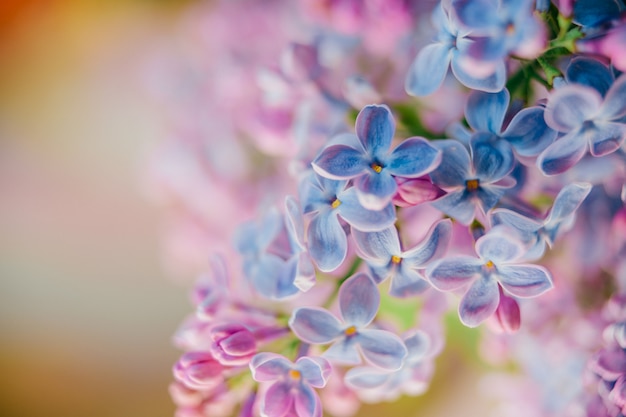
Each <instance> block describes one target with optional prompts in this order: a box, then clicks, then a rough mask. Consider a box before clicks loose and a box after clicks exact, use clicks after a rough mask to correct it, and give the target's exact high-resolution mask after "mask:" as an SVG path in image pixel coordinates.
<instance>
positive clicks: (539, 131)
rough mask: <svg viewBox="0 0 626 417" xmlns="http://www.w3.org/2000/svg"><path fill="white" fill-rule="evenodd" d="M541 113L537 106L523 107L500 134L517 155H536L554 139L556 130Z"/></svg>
mask: <svg viewBox="0 0 626 417" xmlns="http://www.w3.org/2000/svg"><path fill="white" fill-rule="evenodd" d="M543 113H544V109H543V108H542V107H539V106H534V107H528V108H526V109H523V110H522V111H520V112H519V113H517V114H516V115H515V117H513V120H511V123H510V124H509V126H508V127H507V128H506V130H505V131H504V133H503V134H502V136H503V138H504V139H506V140H507V141H508V142H509V143H510V144H511V145H512V146H513V148H514V149H515V151H516V152H517V153H518V154H519V155H522V156H535V155H538V154H539V153H540V152H541V151H543V150H544V149H545V148H547V147H548V146H549V145H550V144H551V143H552V142H554V140H555V139H556V136H557V132H556V131H555V130H553V129H551V128H550V127H549V126H548V125H547V124H546V121H545V119H544V115H543Z"/></svg>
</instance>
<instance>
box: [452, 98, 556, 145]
mask: <svg viewBox="0 0 626 417" xmlns="http://www.w3.org/2000/svg"><path fill="white" fill-rule="evenodd" d="M509 100H510V95H509V92H508V91H507V90H506V89H504V90H502V91H500V92H497V93H485V92H483V91H473V92H472V93H471V94H470V95H469V98H468V100H467V105H466V106H465V118H466V120H467V123H468V124H469V126H470V128H472V129H473V131H474V134H475V135H476V134H478V135H479V137H481V138H483V139H488V140H490V141H492V142H495V141H499V140H505V141H507V142H509V143H510V144H511V146H513V148H514V149H515V151H516V152H517V153H518V154H519V155H521V156H535V155H538V154H539V153H540V152H541V151H543V150H544V149H545V148H546V147H547V146H548V145H550V144H551V143H552V142H553V141H554V139H555V138H556V135H557V132H556V131H554V130H552V129H551V128H550V127H548V125H547V124H546V122H545V120H544V115H543V113H544V108H543V107H541V106H532V107H527V108H525V109H523V110H521V111H520V112H518V113H517V114H516V115H515V116H514V117H513V119H512V120H511V122H510V123H509V124H508V126H507V127H506V129H503V125H504V119H505V116H506V112H507V108H508V106H509ZM455 131H456V132H458V133H459V136H461V137H459V138H458V139H461V140H464V141H466V142H469V140H470V137H471V136H472V133H471V132H469V131H467V130H466V129H465V128H463V127H462V126H461V125H460V124H459V125H458V126H456V129H455ZM465 139H466V140H465Z"/></svg>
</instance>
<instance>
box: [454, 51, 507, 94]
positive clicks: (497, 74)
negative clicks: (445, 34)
mask: <svg viewBox="0 0 626 417" xmlns="http://www.w3.org/2000/svg"><path fill="white" fill-rule="evenodd" d="M450 64H451V65H450V67H451V68H452V73H453V74H454V76H455V77H456V79H457V80H459V82H460V83H461V84H463V85H464V86H466V87H469V88H471V89H473V90H480V91H486V92H489V93H497V92H498V91H500V90H502V89H503V88H504V84H505V82H506V67H505V65H504V61H503V60H501V61H498V62H497V64H496V66H495V69H494V71H493V72H492V73H490V74H489V75H488V76H485V77H480V78H479V77H475V76H474V75H471V74H470V73H469V72H467V71H466V70H465V68H463V66H461V65H460V61H459V59H458V55H457V54H454V53H453V54H452V60H451V62H450Z"/></svg>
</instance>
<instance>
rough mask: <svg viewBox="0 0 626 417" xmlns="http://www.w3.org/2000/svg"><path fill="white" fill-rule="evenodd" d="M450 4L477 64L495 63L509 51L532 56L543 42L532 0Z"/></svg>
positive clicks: (460, 0)
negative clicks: (467, 36)
mask: <svg viewBox="0 0 626 417" xmlns="http://www.w3.org/2000/svg"><path fill="white" fill-rule="evenodd" d="M452 7H453V8H454V12H455V14H456V16H457V18H458V22H459V25H460V26H462V27H463V29H464V30H466V31H468V32H469V33H470V34H471V38H472V40H473V42H472V43H471V44H470V46H469V48H468V56H469V58H471V59H472V60H474V61H476V62H477V63H479V64H482V65H485V64H484V63H485V62H493V65H494V66H495V65H499V64H500V63H502V60H503V59H504V58H506V56H507V55H509V54H513V55H515V56H517V57H523V58H527V59H533V58H535V57H536V56H537V55H539V54H540V53H541V51H542V50H543V48H544V46H545V43H546V39H545V35H546V34H545V30H544V28H543V26H542V25H541V23H540V22H539V20H538V19H537V17H536V16H535V15H534V14H533V0H507V1H500V0H452Z"/></svg>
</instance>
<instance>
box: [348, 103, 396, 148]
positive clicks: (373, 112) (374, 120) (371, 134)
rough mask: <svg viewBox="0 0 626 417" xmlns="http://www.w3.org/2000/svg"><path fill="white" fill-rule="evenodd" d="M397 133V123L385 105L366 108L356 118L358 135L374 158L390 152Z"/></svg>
mask: <svg viewBox="0 0 626 417" xmlns="http://www.w3.org/2000/svg"><path fill="white" fill-rule="evenodd" d="M395 131H396V122H395V121H394V119H393V115H392V114H391V110H389V107H387V106H385V105H370V106H365V107H364V108H363V109H362V110H361V111H360V112H359V114H358V116H357V118H356V135H357V137H358V138H359V140H360V141H361V144H362V145H363V148H364V149H365V150H366V152H367V153H368V154H369V155H370V156H372V157H376V156H378V155H380V154H384V153H386V152H387V151H388V150H389V147H390V146H391V140H392V139H393V134H394V133H395Z"/></svg>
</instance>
